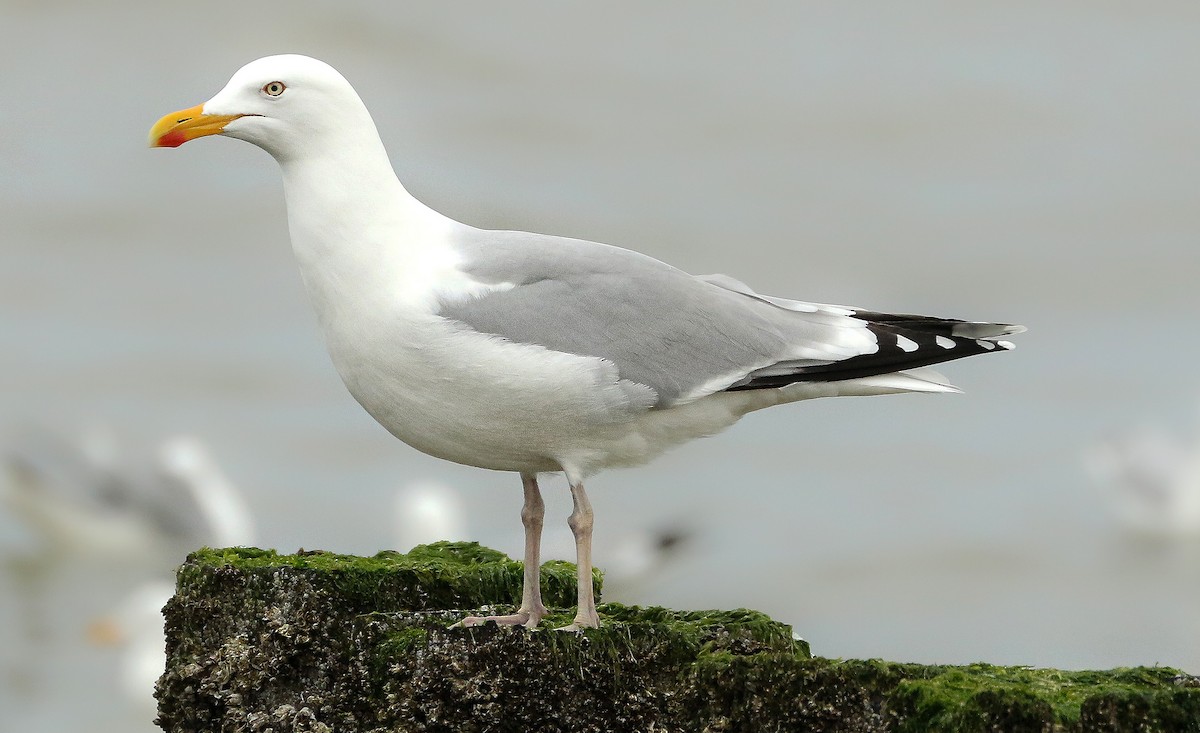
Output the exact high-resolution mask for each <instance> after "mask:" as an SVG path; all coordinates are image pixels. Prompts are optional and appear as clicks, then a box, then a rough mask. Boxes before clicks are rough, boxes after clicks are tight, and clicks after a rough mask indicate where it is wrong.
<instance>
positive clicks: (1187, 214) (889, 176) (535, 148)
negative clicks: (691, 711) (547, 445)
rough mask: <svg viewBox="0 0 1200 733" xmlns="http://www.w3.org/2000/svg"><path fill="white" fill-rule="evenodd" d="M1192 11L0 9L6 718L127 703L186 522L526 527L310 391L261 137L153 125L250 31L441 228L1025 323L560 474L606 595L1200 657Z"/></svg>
mask: <svg viewBox="0 0 1200 733" xmlns="http://www.w3.org/2000/svg"><path fill="white" fill-rule="evenodd" d="M1198 29H1200V6H1198V5H1196V4H1195V3H1194V2H1182V1H1180V2H1147V3H1138V4H1128V3H1117V2H1094V1H1089V2H1082V1H1081V2H1059V3H1053V4H1046V3H1038V2H1019V1H1018V2H1013V1H1011V0H1007V1H1005V2H1000V1H999V0H984V1H980V2H974V3H969V4H963V3H956V2H950V1H949V0H947V1H946V2H919V1H918V2H909V3H904V4H902V5H897V4H895V3H883V2H876V3H856V4H846V3H835V2H821V3H818V2H800V3H797V2H765V3H752V4H745V3H742V4H737V5H736V6H735V5H728V6H723V7H712V6H706V7H703V8H702V7H701V6H699V5H696V4H693V3H684V2H663V3H654V4H645V3H642V4H638V3H605V4H603V6H595V7H589V8H586V9H585V8H584V7H583V6H582V5H580V4H564V3H548V2H547V3H513V2H506V3H482V2H477V3H457V2H446V1H445V0H439V1H438V2H406V3H402V4H384V3H367V2H352V1H350V2H340V3H336V4H334V3H314V2H304V1H295V0H293V1H292V2H260V3H252V4H251V3H244V2H236V3H234V2H225V1H223V0H210V2H206V3H203V4H199V5H196V4H193V5H189V6H172V5H162V4H149V3H134V2H121V0H117V1H116V2H111V3H105V4H95V3H91V4H84V3H79V4H78V5H75V6H73V4H72V3H34V2H22V1H16V0H0V68H2V69H3V71H2V72H0V340H2V343H3V348H0V384H2V385H3V388H2V390H0V428H2V429H3V436H4V438H3V443H2V444H0V452H2V453H3V454H4V456H5V469H6V470H5V474H4V481H5V484H6V488H5V489H4V492H5V496H6V497H7V498H8V501H7V502H6V503H5V504H4V505H3V506H4V508H3V509H0V559H2V560H3V563H2V564H0V709H3V710H4V711H5V713H4V717H5V727H7V726H8V725H12V729H13V730H22V731H26V732H40V731H60V730H77V729H83V728H84V727H86V728H87V729H88V730H95V731H106V730H113V731H132V732H133V733H138V732H140V731H150V730H153V728H152V727H151V725H150V723H149V721H150V719H151V717H152V715H153V712H152V711H153V702H152V701H151V700H150V699H149V694H150V680H153V678H154V674H155V664H158V665H161V657H160V656H159V657H158V658H156V656H155V655H156V653H157V654H161V652H157V651H156V650H157V649H158V648H159V646H160V645H161V635H160V634H161V632H160V631H158V629H157V626H156V625H157V624H158V623H159V621H158V616H157V613H156V609H157V608H158V607H160V606H161V603H162V602H163V601H164V600H165V594H166V593H168V592H169V585H168V590H163V584H164V583H167V584H169V582H170V578H171V569H172V567H173V566H174V565H175V564H177V563H178V562H179V561H180V560H181V559H182V558H183V556H184V554H185V553H186V552H187V550H188V549H189V548H190V547H193V546H195V545H196V544H203V543H218V542H222V541H231V542H248V543H253V544H258V545H262V546H267V547H275V548H279V549H281V550H285V551H294V550H296V549H297V548H299V547H304V548H309V549H313V548H322V549H329V550H335V551H339V552H349V553H373V552H375V551H377V550H379V549H383V548H397V549H407V547H409V546H411V545H412V544H413V543H414V542H417V541H421V540H424V539H427V537H426V536H424V535H423V534H422V533H423V532H425V533H432V534H433V536H434V537H437V536H446V537H447V538H470V539H475V540H478V541H480V542H482V543H484V544H486V545H489V546H492V547H496V548H498V549H501V550H504V551H506V552H508V553H509V554H510V555H513V556H516V557H519V556H520V552H521V525H520V520H519V511H520V503H521V492H520V482H519V480H518V479H517V477H516V476H513V475H507V474H499V473H490V472H487V471H482V470H478V469H471V468H465V467H461V466H457V465H452V464H448V463H443V462H440V461H437V460H435V459H432V458H429V457H427V456H424V455H422V454H419V453H417V452H416V451H414V450H412V449H410V448H408V447H407V446H404V445H402V444H401V443H399V442H398V441H396V440H395V439H393V438H392V437H390V436H389V435H388V434H387V433H386V432H385V431H384V430H383V429H382V428H380V427H378V426H377V425H376V424H375V423H374V422H373V421H372V420H371V419H370V418H369V417H368V416H367V415H366V413H365V412H363V411H362V410H361V409H360V408H359V407H358V405H357V404H355V403H354V401H353V400H352V399H351V398H350V397H349V396H348V395H347V394H346V393H345V391H344V389H343V387H342V385H341V383H340V382H339V379H338V377H337V375H336V374H335V373H334V371H333V368H332V367H331V365H330V363H329V360H328V357H327V356H326V353H325V349H324V346H323V344H322V342H321V338H320V335H319V333H318V331H317V328H316V324H315V321H314V319H313V317H312V314H311V312H310V309H309V307H308V304H307V302H306V296H305V294H304V292H303V289H302V285H301V283H300V280H299V277H298V275H297V272H296V267H295V265H294V263H293V261H292V256H291V252H290V247H289V243H288V237H287V231H286V221H285V214H284V208H283V201H282V196H281V186H280V180H279V173H278V171H277V168H276V166H275V163H274V162H273V161H272V160H271V159H270V158H269V157H268V156H266V155H265V154H263V153H262V152H261V151H259V150H257V149H255V148H253V147H251V146H247V145H244V144H242V143H240V142H236V141H231V140H217V139H212V140H203V141H200V142H195V143H192V144H189V145H186V146H184V147H183V148H181V149H179V150H148V149H147V148H146V142H145V136H146V131H147V130H148V129H149V126H150V125H151V124H152V123H153V122H154V121H155V120H157V119H158V117H159V116H160V115H162V114H165V113H167V112H170V111H173V110H176V109H179V108H182V107H187V106H192V105H195V104H198V103H200V102H203V101H204V100H206V99H208V98H209V97H210V96H211V95H212V94H214V93H215V92H216V91H217V90H219V89H220V88H221V87H222V86H223V85H224V84H225V81H226V80H227V79H228V77H229V76H230V75H231V74H232V73H233V72H234V71H235V70H236V69H237V68H238V67H240V66H241V65H242V64H244V63H246V62H248V61H250V60H252V59H254V58H257V57H260V56H264V55H268V54H272V53H280V52H301V53H306V54H309V55H313V56H317V57H319V58H322V59H324V60H326V61H328V62H330V63H332V64H333V65H334V66H336V67H337V68H338V69H339V70H341V71H342V72H343V74H344V75H345V76H346V77H347V78H348V79H350V80H351V82H352V83H353V84H354V85H355V86H356V88H357V89H358V91H359V93H360V94H361V96H362V97H363V99H364V100H365V101H366V103H367V105H368V107H369V108H370V109H371V110H372V111H373V113H374V114H375V117H376V120H377V122H378V126H379V128H380V132H381V134H382V136H383V138H384V141H385V143H386V144H387V147H388V149H389V151H390V152H391V155H392V160H393V163H394V165H395V167H396V169H397V171H398V172H399V174H400V176H401V179H402V180H403V181H404V183H405V185H406V186H407V187H408V189H409V190H410V191H411V192H412V193H413V194H414V195H416V196H417V197H418V198H420V199H421V200H423V201H424V202H426V203H427V204H429V205H431V206H432V207H434V208H435V209H438V210H439V211H442V212H444V213H446V214H448V215H450V216H452V217H455V218H457V219H460V220H462V221H465V222H468V223H470V224H474V225H477V226H482V227H488V228H514V229H526V230H533V231H539V232H545V233H552V234H562V235H569V236H575V237H583V238H587V239H593V240H599V241H603V242H609V243H613V244H619V245H622V246H626V247H630V248H633V249H637V250H640V251H642V252H646V253H648V254H651V255H653V256H656V257H658V258H660V259H664V260H666V261H668V262H671V263H672V264H675V265H677V266H679V267H682V268H683V269H686V270H688V271H691V272H696V273H709V272H725V273H728V274H730V275H733V276H735V277H738V278H740V279H743V280H745V281H746V282H748V283H750V284H751V285H752V286H753V287H755V288H756V289H757V290H759V291H760V292H765V293H771V294H777V295H783V296H789V297H795V298H802V299H807V300H816V301H823V302H832V303H847V304H852V305H861V306H864V307H872V308H875V309H880V310H895V311H901V312H917V313H921V312H925V313H930V314H935V315H944V316H954V317H961V318H966V319H980V320H999V321H1009V322H1015V323H1024V324H1026V325H1028V326H1029V327H1030V331H1029V332H1028V333H1027V334H1023V335H1021V336H1020V337H1018V338H1017V339H1016V341H1017V342H1018V349H1017V351H1016V352H1015V353H1012V354H1005V355H1003V356H995V357H990V356H989V357H984V358H976V359H970V360H966V361H962V362H954V363H952V364H948V365H946V367H945V369H944V371H945V372H946V373H947V374H948V375H950V376H951V378H952V379H953V380H954V381H955V383H956V384H958V385H959V386H960V387H962V388H964V389H965V390H966V394H965V395H961V396H947V397H920V396H906V397H888V398H876V399H869V400H827V401H816V402H809V403H800V404H796V405H791V406H787V407H783V408H779V409H775V410H769V411H766V412H763V413H758V414H755V415H751V416H749V417H748V418H747V419H746V420H744V421H743V422H742V423H740V424H739V425H737V426H735V427H734V428H732V429H731V430H729V431H728V432H726V433H725V434H723V435H721V436H720V437H716V438H712V439H708V440H705V441H698V442H695V443H692V444H691V445H688V446H685V447H683V448H680V449H678V450H676V451H675V452H673V453H670V454H668V455H667V456H666V457H664V458H662V459H660V460H658V461H657V462H655V463H653V464H651V465H649V466H646V467H642V468H639V469H636V470H628V471H614V472H609V473H606V474H602V475H600V476H599V477H597V478H594V479H593V480H592V481H591V483H590V484H589V488H590V489H591V491H590V494H591V496H592V500H593V502H594V506H595V511H596V552H595V557H596V562H597V564H598V565H599V566H601V567H609V568H610V570H612V582H611V585H610V588H609V593H608V594H607V595H608V598H609V599H610V600H611V599H620V600H623V601H629V602H636V603H643V604H666V605H670V606H674V607H678V608H714V607H722V608H731V607H739V606H747V607H752V608H757V609H760V610H762V611H765V612H768V613H770V614H771V615H773V616H775V617H776V618H778V619H780V620H783V621H786V622H788V623H791V624H793V625H794V627H795V629H796V631H797V633H799V634H800V635H802V636H803V637H805V638H806V639H808V640H809V641H810V642H811V644H812V648H813V651H814V652H815V653H817V654H820V655H824V656H832V657H883V658H888V659H894V660H911V661H920V662H945V663H966V662H972V661H977V660H984V661H989V662H995V663H1001V664H1030V665H1038V666H1057V667H1068V668H1106V667H1112V666H1119V665H1136V664H1148V665H1152V664H1163V665H1172V666H1178V667H1182V668H1184V669H1185V670H1188V671H1191V672H1192V673H1197V672H1200V616H1197V613H1196V609H1197V608H1198V607H1200V541H1198V540H1197V535H1198V534H1200V510H1197V503H1198V500H1197V495H1198V493H1200V451H1198V450H1197V448H1200V437H1198V436H1200V421H1198V418H1200V384H1197V381H1196V379H1195V378H1194V375H1195V369H1196V363H1197V360H1198V358H1200V343H1198V340H1197V338H1196V326H1195V318H1196V316H1197V313H1198V311H1200V291H1198V290H1197V288H1196V286H1195V283H1194V282H1193V281H1194V278H1195V277H1196V273H1197V272H1198V271H1200V251H1198V248H1197V246H1196V245H1197V240H1198V238H1200V206H1197V205H1196V199H1197V195H1198V193H1200V165H1198V163H1200V93H1198V87H1197V79H1200V45H1198V44H1197V43H1196V42H1195V39H1196V33H1197V30H1198ZM181 445H182V446H183V447H182V448H181V447H180V446H181ZM543 487H544V489H545V493H546V498H547V502H548V514H547V521H548V524H547V540H546V542H547V545H548V546H549V547H550V548H551V555H557V556H563V557H570V548H571V543H570V535H569V532H568V531H567V529H566V525H565V517H566V515H567V513H568V512H569V510H570V501H569V497H568V494H567V491H566V485H565V482H564V481H563V480H562V479H561V478H551V479H548V480H546V481H544V482H543ZM197 495H199V496H200V497H201V498H202V499H203V497H208V504H207V505H205V504H204V502H203V501H201V502H200V503H197V500H196V498H195V497H196V496H197ZM47 496H50V497H53V498H51V499H48V500H46V499H45V497H47ZM39 497H41V498H39ZM213 497H219V499H213ZM414 517H428V519H421V520H419V521H415V522H414V520H413V518H414ZM431 528H434V529H431ZM435 530H436V531H435ZM455 536H458V537H455ZM243 538H244V539H243ZM147 609H149V610H148V611H147ZM139 619H140V620H139ZM130 629H132V630H133V632H134V633H131V632H130ZM139 630H140V633H137V632H138V631H139ZM156 634H159V635H158V636H157V638H156ZM85 722H86V726H85V725H84V723H85Z"/></svg>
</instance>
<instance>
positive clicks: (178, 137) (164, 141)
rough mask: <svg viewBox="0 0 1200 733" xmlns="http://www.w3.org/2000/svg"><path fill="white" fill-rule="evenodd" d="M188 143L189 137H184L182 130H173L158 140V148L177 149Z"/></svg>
mask: <svg viewBox="0 0 1200 733" xmlns="http://www.w3.org/2000/svg"><path fill="white" fill-rule="evenodd" d="M186 142H187V135H184V134H183V131H182V130H171V131H170V132H168V133H167V134H165V135H163V136H162V137H160V138H159V139H158V146H159V147H162V148H177V147H179V146H180V145H183V144H184V143H186Z"/></svg>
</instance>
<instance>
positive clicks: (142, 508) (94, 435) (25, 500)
mask: <svg viewBox="0 0 1200 733" xmlns="http://www.w3.org/2000/svg"><path fill="white" fill-rule="evenodd" d="M149 463H150V465H149V466H146V465H145V462H143V463H142V464H140V465H139V464H136V463H134V464H128V463H122V462H121V461H120V456H119V451H118V450H117V447H116V440H115V438H114V437H113V435H112V433H111V431H108V430H92V431H90V432H88V433H87V434H86V435H85V436H84V437H83V439H82V440H80V441H79V442H73V441H71V440H69V439H67V438H64V437H63V436H62V435H60V434H58V433H55V432H52V431H49V430H46V429H43V428H30V429H25V430H22V431H12V432H11V434H10V435H9V436H8V438H7V439H6V440H4V441H3V444H2V445H0V470H2V472H3V480H0V499H3V503H4V504H5V505H6V506H7V507H8V508H9V509H10V510H11V511H12V513H13V514H14V515H15V516H16V517H17V518H18V519H20V520H22V521H23V522H24V523H25V524H27V525H28V526H29V527H30V528H31V529H32V530H33V531H34V532H35V533H36V534H37V535H39V537H40V539H41V540H42V542H43V549H44V550H46V551H47V552H48V553H49V554H52V555H59V556H61V555H70V554H72V553H78V552H86V553H89V554H105V555H117V556H124V557H139V558H146V557H150V558H162V560H163V562H162V563H161V564H165V565H169V566H171V567H173V566H174V565H176V564H177V563H178V562H179V561H180V560H182V558H183V556H184V554H186V553H187V552H189V551H191V550H194V549H196V548H197V547H201V546H203V545H214V546H230V545H239V544H252V543H253V542H254V541H255V531H254V523H253V520H252V518H251V514H250V511H249V508H248V506H247V505H246V502H245V500H244V499H243V498H242V495H241V494H240V492H238V490H237V488H236V487H235V486H234V485H233V484H232V483H231V482H230V481H229V480H228V478H227V477H226V476H225V474H224V473H223V472H222V471H221V469H220V467H219V466H218V465H217V463H216V461H215V460H214V459H213V457H212V455H211V454H210V453H209V451H208V449H207V448H206V447H205V446H204V444H203V443H202V442H201V441H200V440H199V439H197V438H195V437H191V436H176V437H172V438H168V439H167V440H165V441H163V443H162V444H161V445H160V446H159V448H158V450H157V453H156V455H155V457H154V459H153V460H152V461H150V462H149Z"/></svg>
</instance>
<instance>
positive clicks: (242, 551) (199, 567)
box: [179, 542, 603, 613]
mask: <svg viewBox="0 0 1200 733" xmlns="http://www.w3.org/2000/svg"><path fill="white" fill-rule="evenodd" d="M214 568H215V569H219V570H221V571H233V572H237V573H245V574H251V575H265V574H271V573H274V572H276V571H279V570H289V571H293V572H298V573H302V574H305V575H307V576H309V577H310V578H312V579H314V580H316V581H319V582H320V583H322V584H328V585H329V586H330V587H331V589H332V590H333V591H334V592H336V593H337V595H339V596H340V597H342V598H344V599H346V600H347V601H349V602H350V603H351V604H352V606H353V607H354V608H356V609H358V610H359V611H360V612H362V613H368V612H372V611H387V610H399V609H417V610H421V609H429V610H432V609H453V608H479V607H481V606H485V605H488V604H493V603H517V602H518V601H519V600H520V597H521V585H522V582H523V571H522V565H521V563H519V562H517V561H515V560H512V559H510V558H509V557H508V556H507V555H505V554H504V553H502V552H498V551H496V550H492V549H489V548H486V547H482V546H481V545H479V543H477V542H436V543H434V544H431V545H418V546H417V547H414V548H413V549H412V550H410V551H409V552H407V553H399V552H392V551H385V552H380V553H377V554H376V555H373V556H371V557H358V556H354V555H339V554H337V553H332V552H323V551H300V552H297V553H296V554H294V555H281V554H279V553H277V552H275V551H274V550H261V549H258V548H253V547H233V548H226V549H212V548H204V549H201V550H197V551H196V552H193V553H192V554H191V555H189V556H188V559H187V562H186V563H185V564H184V565H183V566H182V567H181V568H180V570H179V582H180V584H183V583H203V582H206V579H211V578H212V577H213V576H214V573H211V572H209V571H210V570H212V569H214ZM215 575H217V576H218V577H219V576H220V575H221V574H220V573H216V574H215ZM541 581H542V597H543V599H544V600H545V602H546V603H547V605H553V606H563V607H565V606H572V605H574V603H575V596H576V593H575V566H574V565H572V564H571V563H566V562H558V561H555V562H548V563H546V564H544V565H543V566H542V568H541ZM592 581H593V587H594V588H595V591H596V592H597V593H599V592H600V590H601V588H602V584H603V576H602V575H601V573H600V572H599V571H598V570H597V571H595V572H594V573H593V576H592ZM180 587H182V585H181V586H180Z"/></svg>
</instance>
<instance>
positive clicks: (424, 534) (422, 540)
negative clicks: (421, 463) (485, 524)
mask: <svg viewBox="0 0 1200 733" xmlns="http://www.w3.org/2000/svg"><path fill="white" fill-rule="evenodd" d="M393 502H394V509H395V517H396V530H397V532H396V540H397V543H398V544H397V546H398V547H406V548H412V547H415V546H416V545H429V544H432V543H434V542H440V541H442V540H446V541H449V542H461V541H463V540H466V539H467V534H468V533H467V527H466V520H465V513H464V512H463V509H462V502H461V501H460V500H459V498H458V492H457V491H455V490H454V489H453V488H452V487H450V486H445V485H443V484H440V483H437V482H435V481H418V482H415V483H411V484H407V485H405V486H402V487H400V489H399V490H397V491H396V495H395V498H394V500H393Z"/></svg>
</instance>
